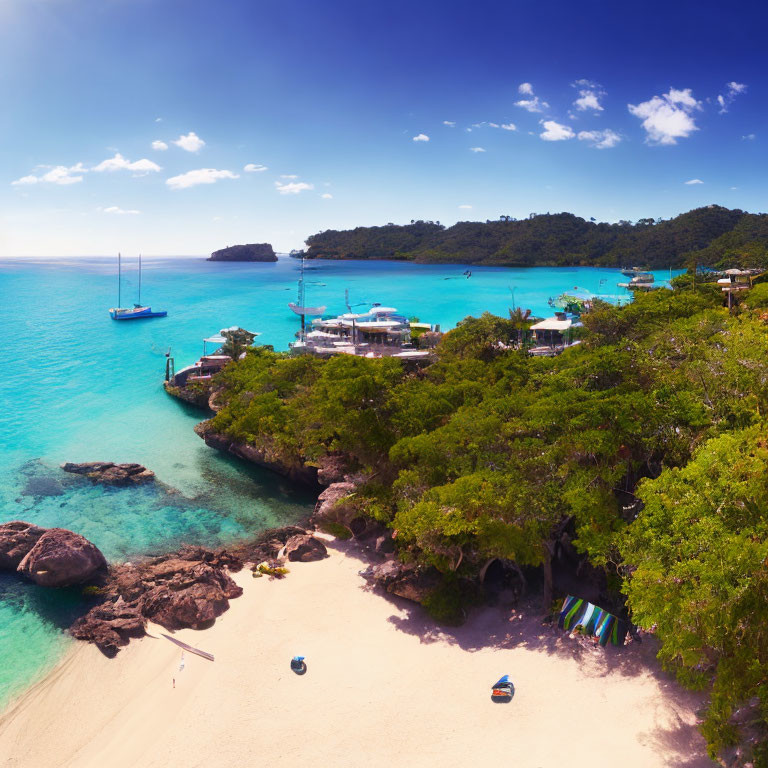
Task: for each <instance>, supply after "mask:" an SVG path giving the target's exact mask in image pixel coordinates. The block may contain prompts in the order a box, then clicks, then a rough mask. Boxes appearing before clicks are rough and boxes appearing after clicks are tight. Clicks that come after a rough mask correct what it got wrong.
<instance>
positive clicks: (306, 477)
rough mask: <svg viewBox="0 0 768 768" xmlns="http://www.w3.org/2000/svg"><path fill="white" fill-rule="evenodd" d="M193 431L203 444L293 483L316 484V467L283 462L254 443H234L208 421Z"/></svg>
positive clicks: (202, 422)
mask: <svg viewBox="0 0 768 768" xmlns="http://www.w3.org/2000/svg"><path fill="white" fill-rule="evenodd" d="M195 433H196V434H197V435H198V436H199V437H202V438H203V440H205V444H206V445H208V446H210V447H211V448H215V449H216V450H218V451H224V452H225V453H231V454H232V455H233V456H237V457H238V458H241V459H245V460H246V461H250V462H252V463H253V464H256V465H258V466H260V467H264V468H265V469H269V470H271V471H272V472H276V473H277V474H278V475H283V476H284V477H287V478H288V479H289V480H291V481H293V482H295V483H301V484H303V485H309V486H317V467H309V466H304V465H302V466H292V465H287V464H285V463H283V462H282V461H281V460H280V459H279V458H278V457H277V456H275V455H273V454H272V453H270V451H269V450H268V448H266V447H263V448H258V447H256V446H254V445H248V444H243V443H236V442H235V441H234V440H231V439H230V438H228V437H227V436H226V435H221V434H219V433H217V432H214V431H213V430H212V429H211V427H210V422H209V421H201V422H200V423H199V424H197V425H196V426H195Z"/></svg>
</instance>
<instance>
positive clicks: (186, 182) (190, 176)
mask: <svg viewBox="0 0 768 768" xmlns="http://www.w3.org/2000/svg"><path fill="white" fill-rule="evenodd" d="M239 178H240V177H239V176H238V175H237V174H236V173H232V171H218V170H216V169H215V168H198V169H197V170H194V171H187V172H186V173H182V174H180V175H179V176H171V178H170V179H166V180H165V183H166V184H167V185H168V186H169V187H170V188H171V189H187V188H189V187H196V186H198V185H199V184H213V183H215V182H217V181H218V180H219V179H239Z"/></svg>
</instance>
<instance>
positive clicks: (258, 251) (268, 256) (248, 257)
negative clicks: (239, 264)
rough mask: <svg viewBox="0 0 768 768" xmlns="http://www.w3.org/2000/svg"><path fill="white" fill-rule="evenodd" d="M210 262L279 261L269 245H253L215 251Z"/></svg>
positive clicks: (231, 246)
mask: <svg viewBox="0 0 768 768" xmlns="http://www.w3.org/2000/svg"><path fill="white" fill-rule="evenodd" d="M208 261H277V256H276V255H275V251H274V250H273V248H272V246H271V245H270V244H269V243H251V244H249V245H230V246H228V247H227V248H222V249H221V250H220V251H214V252H213V253H212V254H211V257H210V258H209V259H208Z"/></svg>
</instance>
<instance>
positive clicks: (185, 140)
mask: <svg viewBox="0 0 768 768" xmlns="http://www.w3.org/2000/svg"><path fill="white" fill-rule="evenodd" d="M173 143H174V144H175V145H176V146H177V147H181V148H182V149H183V150H185V151H186V152H199V151H200V150H201V149H202V148H203V147H204V146H205V142H204V141H203V140H202V139H201V138H200V137H199V136H198V135H197V134H196V133H195V132H194V131H190V132H189V133H188V134H187V135H186V136H184V135H181V136H179V138H178V139H176V141H174V142H173Z"/></svg>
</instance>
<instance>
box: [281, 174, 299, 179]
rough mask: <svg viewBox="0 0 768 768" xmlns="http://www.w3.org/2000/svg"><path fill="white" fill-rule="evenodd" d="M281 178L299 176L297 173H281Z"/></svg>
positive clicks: (295, 177) (296, 177)
mask: <svg viewBox="0 0 768 768" xmlns="http://www.w3.org/2000/svg"><path fill="white" fill-rule="evenodd" d="M280 178H281V179H298V178H299V177H298V176H297V175H296V174H295V173H281V174H280Z"/></svg>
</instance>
